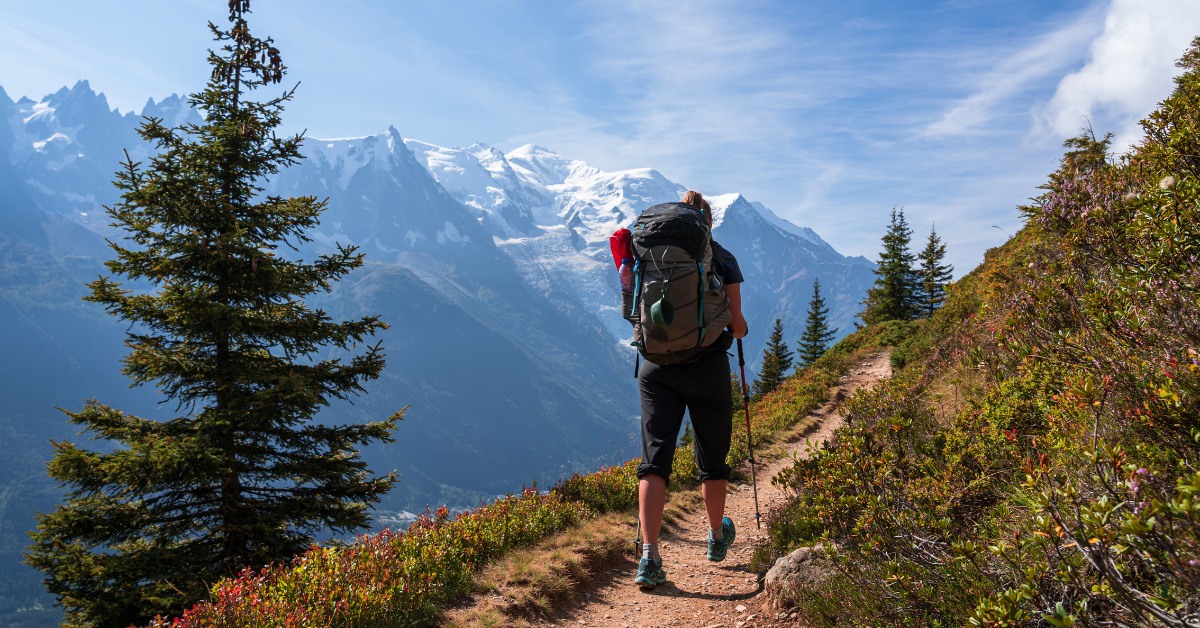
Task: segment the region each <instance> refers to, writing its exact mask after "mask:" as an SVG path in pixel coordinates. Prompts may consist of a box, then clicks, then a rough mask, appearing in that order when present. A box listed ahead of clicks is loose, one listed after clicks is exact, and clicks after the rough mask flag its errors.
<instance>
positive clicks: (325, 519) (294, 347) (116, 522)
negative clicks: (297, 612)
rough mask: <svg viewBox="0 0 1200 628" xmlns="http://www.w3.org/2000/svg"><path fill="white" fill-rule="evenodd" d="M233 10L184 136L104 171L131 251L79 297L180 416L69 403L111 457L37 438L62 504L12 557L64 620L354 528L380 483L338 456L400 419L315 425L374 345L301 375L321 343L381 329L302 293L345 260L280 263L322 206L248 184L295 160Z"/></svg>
mask: <svg viewBox="0 0 1200 628" xmlns="http://www.w3.org/2000/svg"><path fill="white" fill-rule="evenodd" d="M248 10H249V9H248V2H247V1H246V0H235V1H234V2H231V3H230V22H231V24H232V25H231V27H230V28H229V30H221V29H219V28H217V27H216V26H214V25H212V24H210V28H211V30H212V32H213V34H214V37H215V38H216V39H217V41H220V42H224V47H223V48H222V49H221V51H220V52H211V53H210V56H209V61H210V63H211V64H212V66H213V72H212V78H211V80H210V82H209V83H208V86H207V88H206V89H205V90H204V91H203V92H201V93H199V94H195V95H193V96H192V97H191V100H190V103H191V104H192V105H193V106H196V107H199V108H201V109H203V110H204V112H205V120H204V123H203V124H201V125H187V126H185V127H181V128H177V129H171V128H167V127H165V126H163V125H162V123H161V121H160V120H156V119H148V120H147V121H146V123H145V124H144V125H143V126H142V128H141V129H140V133H141V136H142V137H143V138H144V139H145V140H147V141H149V142H152V143H154V145H155V149H156V156H155V157H153V158H151V160H150V166H149V167H148V168H145V169H143V168H142V167H141V164H139V163H134V162H132V160H130V161H129V162H127V163H125V164H124V166H123V167H124V170H123V171H122V172H120V173H118V175H117V181H116V185H117V187H118V188H120V189H121V190H122V191H123V195H122V202H121V203H120V204H117V205H116V206H114V207H113V208H111V209H109V214H110V216H112V218H113V220H114V221H115V224H116V225H118V226H120V227H122V228H124V229H125V230H126V232H127V234H128V237H129V239H130V240H131V241H132V242H133V245H131V246H130V247H128V248H126V247H125V246H122V245H121V244H114V245H113V249H114V251H115V253H116V259H115V260H113V261H110V262H108V264H107V266H108V268H109V269H110V270H111V271H112V272H113V273H114V274H116V275H122V276H124V277H125V278H127V279H128V280H130V281H139V280H142V281H144V282H147V283H148V284H149V286H150V290H149V292H137V293H135V292H134V291H131V290H127V289H125V288H123V287H122V284H120V283H116V282H114V281H112V280H111V279H110V278H101V279H99V280H97V281H95V282H93V283H92V284H91V286H90V287H91V294H90V295H89V296H87V297H86V299H87V300H89V301H93V302H96V303H102V304H104V306H105V308H106V309H107V311H108V312H109V313H110V314H112V315H114V316H116V317H118V318H120V319H122V320H123V321H126V322H128V323H129V324H130V325H131V326H132V327H131V329H132V330H133V331H131V332H130V333H129V336H128V343H127V344H128V346H129V348H130V349H131V353H130V354H129V355H128V357H126V358H125V361H124V368H123V372H124V373H125V374H126V375H127V376H128V377H129V378H130V379H131V380H132V381H133V383H134V385H144V384H153V385H154V386H156V387H157V388H158V390H161V391H162V392H163V393H164V394H165V395H166V396H167V398H168V399H171V400H174V401H176V402H177V403H178V404H179V405H180V406H181V407H182V408H186V410H187V414H186V415H184V416H181V417H179V418H177V419H174V420H171V421H165V422H156V421H150V420H144V419H140V418H137V417H133V416H128V415H126V414H124V413H122V412H121V411H119V410H116V409H113V408H110V407H108V406H105V405H102V404H100V403H99V402H97V401H95V400H92V401H89V402H88V403H87V404H86V406H85V408H84V409H83V411H81V412H68V413H67V414H68V416H69V417H70V421H71V422H72V423H74V424H76V425H79V426H81V427H83V428H84V431H86V432H88V433H89V434H91V435H92V437H93V438H96V439H99V440H103V441H107V442H110V443H117V444H119V445H121V446H120V447H118V448H117V449H116V450H115V451H113V453H111V454H102V453H97V452H94V451H88V450H85V449H82V448H80V447H77V446H76V445H74V444H71V443H66V442H62V443H55V444H54V446H55V454H54V457H53V459H52V460H51V462H50V464H49V466H48V470H49V473H50V475H51V476H52V477H54V478H55V479H57V480H58V481H60V482H61V483H62V484H64V485H66V486H69V487H70V492H69V493H68V494H67V501H66V504H65V505H62V506H59V507H58V508H57V509H56V510H55V511H54V512H52V513H50V514H46V515H41V516H39V525H38V531H37V532H36V533H35V534H33V544H32V545H31V546H30V548H29V552H28V554H27V562H28V563H29V564H31V565H33V566H34V567H36V568H38V569H40V570H42V571H44V572H45V573H46V575H47V579H46V586H47V588H48V589H49V591H50V592H51V593H53V594H55V595H57V596H58V597H59V600H60V602H61V604H62V605H63V606H64V607H65V608H66V611H67V620H66V625H69V626H85V625H86V626H97V627H100V626H112V627H114V628H117V627H119V628H123V627H125V626H128V625H130V624H145V623H146V622H148V621H149V620H150V619H151V618H152V617H154V616H155V615H157V614H160V613H166V614H178V613H180V612H182V611H183V609H185V608H187V607H188V606H191V605H192V604H194V603H195V602H197V601H198V600H201V599H204V598H205V597H207V596H208V594H209V584H210V583H212V582H215V581H217V580H218V579H220V578H221V577H225V576H231V575H233V574H236V573H238V572H240V571H241V570H243V569H245V568H247V566H252V567H255V568H257V567H261V566H263V565H267V564H270V563H272V562H276V561H281V560H285V559H288V558H291V557H292V556H293V555H294V554H296V553H299V552H303V551H304V550H305V548H307V547H308V546H309V544H310V543H311V540H312V537H313V534H314V533H316V532H318V531H321V530H332V531H334V532H337V533H343V532H347V531H354V530H358V529H361V528H364V527H366V526H367V525H368V522H369V519H368V515H367V512H366V511H367V508H368V507H369V506H370V505H371V504H372V503H375V502H378V501H379V497H380V495H381V494H382V493H384V492H386V491H387V490H388V489H389V488H390V487H391V484H392V482H393V481H394V476H386V477H383V478H373V477H371V476H370V475H369V474H368V472H367V469H366V464H365V463H364V462H363V461H362V460H361V459H360V458H359V455H358V451H357V450H358V448H359V447H361V446H362V445H363V444H366V443H370V442H372V441H384V442H389V441H390V440H391V434H392V432H393V431H394V429H395V423H396V421H397V420H399V419H400V414H399V413H397V414H396V415H394V416H393V417H391V418H390V419H388V420H387V421H384V422H380V423H370V424H365V425H351V426H322V425H316V424H313V423H312V422H311V419H312V418H313V417H314V416H315V414H316V413H317V412H318V411H319V410H320V409H321V407H322V406H326V405H329V403H330V401H331V400H332V399H346V398H347V397H348V396H351V395H356V394H359V393H361V392H363V390H364V389H363V388H362V383H363V381H364V380H370V379H375V378H376V377H378V375H379V372H380V370H381V369H382V368H383V365H384V362H383V354H382V352H381V348H380V347H379V345H375V346H368V347H367V348H366V349H365V350H364V351H363V352H362V353H361V354H360V355H358V356H356V357H353V358H351V359H349V360H348V361H347V362H345V363H343V362H341V361H339V360H324V361H317V362H315V363H314V362H312V361H310V360H308V359H307V358H308V356H310V355H312V354H313V353H314V352H316V351H318V350H321V349H323V348H324V347H327V346H330V345H332V346H334V347H339V348H341V349H343V350H346V351H350V350H352V349H354V348H355V347H357V346H358V345H361V344H363V343H364V342H365V341H366V340H367V339H368V338H369V337H370V336H372V335H373V334H374V333H375V332H376V331H378V330H381V329H386V325H385V324H384V323H382V322H380V321H379V320H378V319H377V318H375V317H367V318H364V319H361V320H356V321H349V322H345V323H334V322H333V321H332V320H330V319H329V317H328V316H326V315H325V313H323V312H320V311H313V310H310V309H309V308H308V307H307V306H306V305H305V303H304V301H303V299H304V298H305V297H307V296H310V295H312V294H314V293H315V292H317V291H319V290H329V288H330V286H331V282H333V281H335V280H336V279H338V278H339V277H341V276H344V275H345V274H346V273H348V272H350V271H351V270H352V269H354V268H357V267H358V266H360V265H361V264H362V256H361V255H356V254H355V253H354V251H353V249H344V248H343V249H340V250H339V252H338V253H337V254H335V255H332V256H326V257H321V258H319V259H318V260H317V261H316V262H315V263H313V264H304V263H302V262H300V261H291V260H288V259H284V258H283V257H280V256H279V255H277V254H276V250H277V249H278V248H279V247H280V246H281V245H284V246H288V245H291V244H292V243H296V242H300V241H304V240H305V236H304V233H305V232H306V231H308V230H310V229H311V228H313V227H315V226H316V225H317V217H318V216H319V215H320V213H321V211H322V210H323V209H324V204H323V203H320V202H318V201H317V200H316V199H314V198H293V199H281V198H276V197H265V198H263V197H260V196H259V193H260V192H262V190H261V188H259V187H257V186H256V182H259V181H261V180H262V179H263V178H265V177H267V176H269V175H272V174H275V173H277V172H278V171H279V169H280V168H282V167H285V166H287V165H289V164H292V163H295V162H296V161H297V160H298V159H300V158H301V155H300V143H301V138H300V137H299V136H296V137H290V138H280V137H277V136H276V135H275V133H274V129H275V128H276V127H277V126H278V125H279V124H280V115H281V113H282V108H283V103H284V102H286V101H287V100H289V99H290V98H291V92H285V93H284V94H283V95H282V96H280V97H278V98H274V99H270V100H267V101H265V102H254V101H251V100H247V99H246V96H247V95H248V93H249V92H251V91H253V90H255V89H256V88H260V87H265V86H268V85H273V84H277V83H279V82H280V81H281V80H282V78H283V73H284V69H285V68H284V66H283V64H282V61H281V60H280V57H279V53H278V51H277V50H276V49H275V48H274V47H273V46H272V45H271V40H269V39H267V40H261V39H256V38H254V37H252V36H251V35H250V34H249V31H248V29H247V26H246V22H245V20H244V19H243V16H244V14H245V13H246V12H248Z"/></svg>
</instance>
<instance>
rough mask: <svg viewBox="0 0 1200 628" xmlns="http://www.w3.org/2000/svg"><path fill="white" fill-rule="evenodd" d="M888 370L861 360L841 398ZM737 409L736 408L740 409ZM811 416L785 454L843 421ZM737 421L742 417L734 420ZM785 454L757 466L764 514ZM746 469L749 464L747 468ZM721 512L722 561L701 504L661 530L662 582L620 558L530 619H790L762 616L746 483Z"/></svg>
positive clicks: (716, 625)
mask: <svg viewBox="0 0 1200 628" xmlns="http://www.w3.org/2000/svg"><path fill="white" fill-rule="evenodd" d="M890 375H891V366H890V365H889V362H888V353H887V352H879V353H876V354H873V355H871V356H870V357H868V358H866V359H864V360H863V361H862V362H860V363H859V364H858V365H856V366H855V367H854V368H853V369H851V371H850V373H849V374H848V375H847V376H846V377H845V378H843V379H842V381H841V383H840V385H839V388H838V390H839V392H840V393H841V394H840V395H837V397H844V396H849V395H850V394H852V393H853V392H854V391H855V390H857V389H858V388H860V387H863V386H870V385H872V384H874V383H875V382H876V381H878V380H879V379H880V378H882V377H889V376H890ZM738 410H739V412H740V410H741V408H740V407H739V408H738ZM811 418H812V419H813V420H810V421H806V422H804V423H801V424H800V425H801V429H799V430H796V431H795V432H794V433H793V435H792V438H791V440H790V441H789V442H787V443H786V450H785V452H786V453H787V454H789V455H790V454H791V453H792V452H796V451H799V452H803V451H804V450H805V441H806V440H813V441H818V442H819V441H823V440H827V439H828V438H830V436H831V435H832V434H833V431H834V430H836V429H837V428H838V426H840V425H841V423H842V417H841V416H840V415H839V414H837V413H836V412H835V411H834V403H833V402H830V403H827V404H826V405H825V406H824V407H822V408H820V409H819V410H817V411H816V412H814V413H813V414H812V416H811ZM735 420H738V421H741V420H743V419H742V418H741V415H740V414H739V415H738V416H736V417H735ZM787 463H788V460H787V458H777V459H775V460H774V461H772V462H770V463H768V464H767V465H765V466H760V467H759V468H758V470H757V471H758V473H757V475H758V501H759V510H760V511H761V512H762V513H764V515H765V513H766V512H767V511H768V510H769V509H770V508H771V506H772V505H773V504H776V503H778V502H779V501H782V500H783V498H784V497H783V494H782V493H781V492H780V491H779V490H777V489H776V488H775V487H774V486H772V485H771V478H772V477H774V476H775V474H776V473H778V472H779V470H780V469H783V468H784V466H785V465H787ZM747 470H748V469H747ZM729 490H730V494H729V497H728V501H727V503H726V515H727V516H728V517H729V518H731V519H733V521H734V523H735V524H736V525H737V541H735V542H734V545H733V546H732V547H731V548H730V549H729V554H728V555H727V556H726V558H725V560H724V561H723V562H720V563H711V562H709V561H708V560H707V559H706V558H705V551H706V549H707V541H706V536H705V534H706V531H707V529H708V522H707V519H706V518H705V516H704V510H703V508H697V509H695V510H694V511H693V512H692V513H689V514H688V516H687V518H686V519H685V520H680V521H678V522H677V523H676V525H675V526H674V527H673V529H672V532H671V533H669V534H663V535H662V536H661V537H660V539H659V543H660V545H659V547H660V551H661V553H662V556H663V567H664V569H666V571H667V583H666V584H664V585H661V586H659V587H658V588H656V589H654V590H652V591H643V590H642V589H640V588H639V587H637V586H635V585H634V584H633V575H634V572H635V571H636V570H637V561H636V560H633V559H632V557H631V556H629V555H626V556H624V557H622V558H621V559H619V560H618V561H616V562H615V563H610V564H608V565H607V566H606V571H605V572H604V573H602V574H598V575H597V577H596V578H594V579H593V580H592V582H591V583H590V584H589V585H588V586H587V587H585V588H583V589H581V591H580V596H581V599H579V600H578V602H579V603H578V604H576V605H573V607H572V608H567V609H564V610H563V611H561V612H560V613H558V614H557V615H556V616H554V617H551V618H548V619H547V620H546V621H536V622H531V623H533V624H534V625H549V626H562V627H566V626H574V627H576V628H577V627H578V626H605V627H613V628H655V627H669V626H697V627H701V628H743V627H745V628H751V627H752V626H753V627H759V626H762V627H766V626H771V625H779V624H782V623H786V622H788V621H789V620H788V618H787V617H786V616H775V615H771V616H765V615H764V614H763V604H762V600H761V599H758V596H759V594H760V593H762V585H761V584H760V583H759V582H758V578H757V577H756V575H755V574H753V573H751V572H750V571H749V567H750V556H751V553H752V549H753V547H754V544H755V541H756V540H757V539H758V538H759V537H760V536H761V534H762V531H761V530H758V529H756V527H755V522H754V497H753V492H752V491H751V487H750V484H749V483H745V484H740V483H739V484H733V483H731V484H730V487H729Z"/></svg>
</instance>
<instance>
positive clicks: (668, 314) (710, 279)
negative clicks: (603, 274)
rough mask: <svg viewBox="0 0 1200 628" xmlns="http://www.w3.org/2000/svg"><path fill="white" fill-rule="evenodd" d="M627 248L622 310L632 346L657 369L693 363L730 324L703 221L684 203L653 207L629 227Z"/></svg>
mask: <svg viewBox="0 0 1200 628" xmlns="http://www.w3.org/2000/svg"><path fill="white" fill-rule="evenodd" d="M632 244H633V247H632V248H633V251H632V253H633V258H634V288H633V294H632V295H631V296H632V298H629V297H626V299H624V301H625V303H624V306H625V307H624V309H625V317H626V318H627V319H628V320H629V321H630V322H632V323H633V345H634V346H635V347H637V348H638V350H639V351H640V353H641V354H642V355H643V356H645V357H646V359H647V360H649V361H651V362H653V363H655V364H658V365H667V364H677V363H680V362H686V361H688V360H690V359H692V358H694V357H696V355H698V354H699V353H700V352H701V351H703V350H704V349H706V348H707V347H709V346H711V345H712V344H713V343H714V342H716V341H717V339H718V338H719V337H720V336H721V331H722V330H724V329H725V326H726V325H728V324H729V322H730V321H731V320H733V315H732V314H730V312H729V299H728V298H727V297H726V296H725V285H724V283H722V279H721V278H720V277H718V276H717V274H716V273H714V272H713V264H712V232H711V231H710V230H709V228H708V225H707V223H706V221H705V220H704V217H703V216H702V215H701V214H700V212H699V211H698V210H696V209H695V208H693V207H692V206H691V205H686V204H684V203H662V204H660V205H655V206H653V207H650V208H647V209H646V210H645V211H643V212H642V213H641V215H639V216H638V218H637V221H635V222H634V225H633V229H632Z"/></svg>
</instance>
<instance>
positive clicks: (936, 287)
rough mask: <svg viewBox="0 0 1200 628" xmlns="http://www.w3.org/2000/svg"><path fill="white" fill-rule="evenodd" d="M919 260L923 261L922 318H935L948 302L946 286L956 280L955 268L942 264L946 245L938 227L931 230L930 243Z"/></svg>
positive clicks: (921, 253) (920, 300)
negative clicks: (939, 235) (940, 236)
mask: <svg viewBox="0 0 1200 628" xmlns="http://www.w3.org/2000/svg"><path fill="white" fill-rule="evenodd" d="M917 258H918V259H920V260H921V268H920V270H919V273H920V276H921V291H920V293H919V309H920V312H921V315H922V316H933V313H934V311H935V310H937V309H938V308H939V307H942V303H943V302H945V300H946V284H948V283H950V280H951V279H953V278H954V267H953V266H951V265H949V264H942V261H943V260H944V259H946V243H945V242H942V239H941V238H939V237H938V234H937V228H936V227H935V228H931V229H930V230H929V241H928V242H926V243H925V250H924V251H921V252H920V253H919V254H917Z"/></svg>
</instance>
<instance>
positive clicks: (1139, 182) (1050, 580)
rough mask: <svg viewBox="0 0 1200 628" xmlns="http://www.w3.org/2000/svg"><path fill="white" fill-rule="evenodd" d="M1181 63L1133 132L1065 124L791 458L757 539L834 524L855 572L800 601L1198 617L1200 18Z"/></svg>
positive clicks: (878, 613)
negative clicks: (1048, 168) (922, 308)
mask: <svg viewBox="0 0 1200 628" xmlns="http://www.w3.org/2000/svg"><path fill="white" fill-rule="evenodd" d="M1181 66H1182V67H1184V68H1185V70H1186V71H1185V72H1184V74H1183V75H1182V76H1180V77H1179V78H1178V79H1177V84H1178V88H1177V89H1176V91H1175V92H1174V93H1173V94H1172V95H1171V97H1170V98H1168V99H1166V100H1165V101H1164V102H1163V103H1162V105H1160V106H1159V108H1158V109H1157V110H1156V111H1155V112H1154V113H1152V114H1151V115H1150V117H1149V118H1148V119H1147V120H1145V121H1144V122H1143V127H1144V129H1145V131H1146V140H1145V142H1144V143H1143V144H1142V145H1140V146H1138V147H1136V148H1135V149H1134V150H1133V152H1132V153H1130V154H1129V155H1126V156H1122V157H1120V158H1119V159H1112V158H1111V157H1110V156H1109V155H1108V154H1107V150H1108V146H1109V145H1108V140H1109V138H1108V137H1104V138H1100V139H1097V138H1096V137H1095V136H1094V135H1092V134H1091V133H1090V132H1087V133H1085V134H1083V135H1081V136H1080V137H1078V138H1074V139H1072V140H1070V141H1068V142H1067V143H1066V147H1067V148H1068V152H1067V154H1066V155H1065V156H1064V158H1063V162H1062V166H1061V167H1060V168H1059V170H1058V171H1057V172H1055V173H1054V174H1053V175H1051V177H1050V180H1049V183H1048V184H1047V185H1046V186H1045V187H1044V189H1045V194H1043V195H1042V196H1040V197H1038V198H1037V199H1035V200H1034V203H1033V204H1032V205H1030V206H1028V207H1023V208H1022V211H1023V213H1024V214H1025V216H1026V221H1027V226H1026V227H1025V229H1023V230H1022V231H1021V232H1019V233H1018V234H1017V235H1016V237H1014V238H1013V239H1012V240H1010V241H1009V242H1008V243H1006V244H1005V245H1004V246H1002V247H1000V248H998V249H995V250H992V251H989V252H988V254H987V256H986V257H985V262H984V264H983V265H982V266H981V267H980V268H978V269H976V270H975V271H973V272H972V273H970V274H969V275H968V276H967V277H964V278H962V279H960V280H959V281H958V282H956V283H955V284H954V287H953V289H952V290H951V291H950V293H949V294H948V297H947V301H946V305H945V307H943V308H941V309H939V310H937V311H936V312H935V313H934V314H933V316H932V317H930V319H929V320H928V321H927V322H926V324H925V325H924V326H923V327H922V328H921V329H920V331H919V333H918V334H916V335H915V336H913V337H911V338H910V339H909V340H907V341H905V343H904V344H903V345H901V347H899V348H898V349H897V351H899V350H900V349H901V348H903V349H904V354H905V355H904V356H903V357H902V358H901V359H900V360H898V361H899V362H902V363H903V365H905V368H904V370H903V371H902V372H901V373H899V374H898V375H897V376H896V377H894V378H892V379H891V380H888V381H886V382H882V383H880V384H879V385H877V386H876V387H875V388H873V389H872V390H870V391H865V392H860V393H859V394H857V395H855V396H854V397H853V398H851V399H850V400H849V402H847V403H846V404H845V411H846V415H847V425H846V426H845V427H844V428H842V430H841V431H840V432H839V434H838V437H837V439H835V440H834V441H833V442H832V443H831V444H830V445H829V446H828V447H826V448H824V449H821V450H819V451H815V452H813V456H812V457H811V458H809V459H799V460H797V461H796V462H795V464H794V465H793V467H792V468H791V469H790V470H789V471H788V472H787V473H785V474H783V477H782V479H781V482H782V483H783V485H784V486H785V488H786V489H787V490H788V491H790V497H789V499H788V501H787V502H786V504H785V505H783V506H782V507H780V508H778V509H777V510H776V511H774V512H772V513H771V514H770V515H769V517H768V525H769V528H770V532H769V541H768V542H767V543H766V544H764V545H763V546H762V547H760V548H759V550H758V555H757V556H756V561H757V563H758V564H762V563H765V562H766V561H769V560H770V559H771V558H773V557H774V556H777V555H779V554H782V553H783V552H786V551H788V550H789V549H791V548H793V547H795V546H798V545H804V544H811V543H814V542H816V541H832V542H833V543H835V544H836V547H837V549H836V552H835V554H836V556H835V558H836V560H838V562H839V564H840V565H841V566H842V567H843V569H842V570H841V573H842V576H841V578H842V580H840V581H839V582H840V586H841V587H842V593H843V595H842V596H841V597H836V596H827V595H823V594H821V592H820V591H815V592H797V593H796V595H795V601H796V603H798V604H799V607H800V610H801V613H802V614H803V615H804V616H805V618H806V619H807V620H808V621H809V622H810V623H811V624H813V625H821V626H831V625H834V621H833V620H832V619H831V618H836V625H838V626H847V625H850V626H869V625H879V624H880V623H891V624H894V625H912V626H925V625H939V624H940V625H945V626H949V625H964V624H965V625H974V626H1044V625H1053V626H1085V625H1086V626H1100V625H1124V626H1131V625H1169V626H1185V625H1191V624H1194V623H1195V620H1196V613H1197V607H1196V591H1197V590H1200V506H1198V504H1200V502H1198V501H1197V499H1196V494H1197V492H1198V491H1200V474H1197V473H1196V471H1195V469H1196V468H1197V464H1198V463H1200V346H1197V345H1198V339H1200V318H1197V317H1196V316H1195V307H1194V299H1195V294H1196V293H1197V291H1198V289H1200V266H1197V259H1198V256H1197V253H1198V249H1200V157H1197V155H1200V135H1198V133H1200V129H1197V127H1196V126H1195V124H1194V120H1195V119H1197V117H1198V116H1200V39H1197V40H1196V41H1195V42H1193V47H1192V48H1191V49H1190V50H1189V51H1188V53H1187V54H1186V55H1185V56H1184V58H1183V61H1181ZM951 388H953V390H954V394H955V396H956V397H957V396H958V395H960V394H961V395H963V396H964V399H962V400H958V401H955V402H954V403H952V404H951V405H950V407H949V408H947V407H946V406H947V398H946V395H947V392H948V391H949V389H951ZM865 599H875V600H878V601H879V603H878V604H877V605H875V606H874V607H870V606H864V605H861V604H859V603H858V602H855V600H865ZM879 617H884V618H886V621H885V622H881V621H880V620H879Z"/></svg>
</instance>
